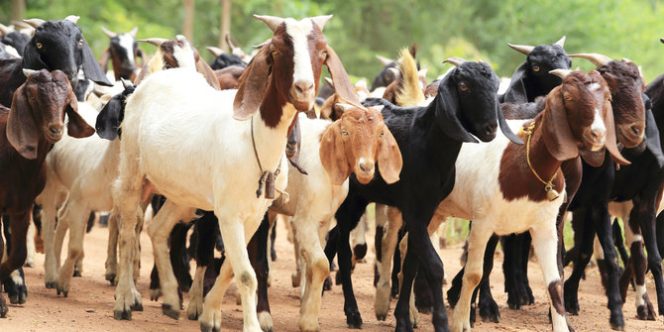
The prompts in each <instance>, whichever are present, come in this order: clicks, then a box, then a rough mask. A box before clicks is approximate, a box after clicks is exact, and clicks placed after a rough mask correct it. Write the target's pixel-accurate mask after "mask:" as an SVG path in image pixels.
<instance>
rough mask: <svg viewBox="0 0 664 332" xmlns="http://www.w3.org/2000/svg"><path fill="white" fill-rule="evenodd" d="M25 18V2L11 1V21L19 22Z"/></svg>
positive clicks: (23, 0) (22, 0) (19, 0)
mask: <svg viewBox="0 0 664 332" xmlns="http://www.w3.org/2000/svg"><path fill="white" fill-rule="evenodd" d="M24 16H25V0H12V21H20V20H21V19H22V18H23V17H24Z"/></svg>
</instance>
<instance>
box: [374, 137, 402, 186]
mask: <svg viewBox="0 0 664 332" xmlns="http://www.w3.org/2000/svg"><path fill="white" fill-rule="evenodd" d="M383 127H384V128H383V133H382V137H381V139H380V143H379V146H378V158H377V159H378V171H379V172H380V176H381V177H382V178H383V180H385V183H387V184H392V183H395V182H397V181H399V174H400V173H401V168H402V167H403V159H402V158H401V150H399V145H398V144H397V141H396V140H395V139H394V136H393V135H392V133H391V132H390V130H389V129H388V128H387V126H386V125H383Z"/></svg>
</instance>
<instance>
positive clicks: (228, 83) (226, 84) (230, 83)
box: [214, 65, 245, 90]
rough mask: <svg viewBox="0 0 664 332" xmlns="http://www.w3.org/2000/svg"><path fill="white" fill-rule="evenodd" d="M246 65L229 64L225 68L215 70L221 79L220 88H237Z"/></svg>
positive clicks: (218, 78)
mask: <svg viewBox="0 0 664 332" xmlns="http://www.w3.org/2000/svg"><path fill="white" fill-rule="evenodd" d="M244 69H245V67H241V66H235V65H234V66H228V67H226V68H224V69H219V70H215V71H214V74H215V76H217V80H219V89H220V90H226V89H237V88H238V87H239V86H240V77H241V76H242V73H244Z"/></svg>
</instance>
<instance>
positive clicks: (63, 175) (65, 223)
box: [37, 85, 134, 297]
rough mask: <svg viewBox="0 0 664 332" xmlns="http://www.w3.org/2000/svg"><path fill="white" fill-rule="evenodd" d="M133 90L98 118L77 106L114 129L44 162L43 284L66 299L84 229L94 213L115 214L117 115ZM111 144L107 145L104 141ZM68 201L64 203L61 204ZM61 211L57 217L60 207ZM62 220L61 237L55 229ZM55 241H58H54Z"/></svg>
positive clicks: (62, 146) (70, 144)
mask: <svg viewBox="0 0 664 332" xmlns="http://www.w3.org/2000/svg"><path fill="white" fill-rule="evenodd" d="M133 89H134V88H133V86H130V85H129V86H127V87H126V88H125V91H124V92H123V93H122V94H120V95H117V96H114V97H113V98H112V99H111V100H110V101H109V103H108V104H106V105H105V106H104V109H103V110H102V112H101V113H98V112H97V111H96V110H94V109H93V108H92V107H91V106H88V105H87V103H80V104H79V112H80V113H81V114H82V115H83V116H84V117H87V118H90V119H91V120H92V119H95V118H97V122H98V123H104V124H108V122H111V123H112V124H111V125H106V126H102V125H99V126H97V128H99V129H102V130H99V131H98V135H99V137H97V136H92V137H88V138H85V139H73V138H63V139H62V141H61V142H59V143H58V144H56V145H55V146H54V148H53V149H52V151H51V152H50V153H49V155H48V156H47V157H46V162H45V163H46V168H47V175H48V176H47V181H46V185H45V188H44V190H43V192H42V193H41V194H40V195H39V197H38V199H37V202H38V203H40V204H41V205H42V223H43V228H42V234H43V237H44V251H45V255H46V257H45V260H44V270H45V276H44V279H45V280H44V281H45V284H46V288H56V289H57V293H58V295H59V294H61V293H62V294H63V295H64V296H65V297H67V295H68V293H69V289H70V283H71V277H72V273H73V271H74V265H75V264H76V263H77V262H78V261H79V260H81V259H82V258H83V254H84V253H83V236H84V229H85V227H84V224H85V222H86V220H87V216H88V215H89V214H90V212H91V211H111V210H112V209H113V198H112V197H111V192H110V190H108V188H109V187H111V186H112V184H113V181H114V180H115V178H116V177H117V169H118V162H119V153H120V141H119V140H118V139H117V138H118V136H119V130H120V129H119V123H120V122H121V117H122V115H121V114H117V113H118V111H117V109H118V108H121V107H122V104H123V103H124V101H125V99H126V98H127V96H128V95H130V94H131V92H133ZM104 138H108V139H104ZM65 197H66V200H65V199H63V198H65ZM59 206H62V207H61V208H60V210H59V213H58V207H59ZM56 214H57V215H58V223H57V235H56V227H55V225H56V224H55V219H56ZM67 228H69V229H70V230H71V232H70V234H69V248H68V254H67V259H66V261H65V262H64V264H63V265H62V267H61V266H60V248H61V247H62V243H61V241H62V239H63V238H64V232H65V230H66V229H67ZM54 236H56V237H57V239H54Z"/></svg>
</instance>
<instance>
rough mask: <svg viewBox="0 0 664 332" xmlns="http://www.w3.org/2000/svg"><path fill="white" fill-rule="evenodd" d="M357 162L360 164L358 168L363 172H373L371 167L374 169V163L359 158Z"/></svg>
mask: <svg viewBox="0 0 664 332" xmlns="http://www.w3.org/2000/svg"><path fill="white" fill-rule="evenodd" d="M359 164H360V170H362V172H364V173H370V172H373V169H374V163H373V162H370V161H365V160H361V161H360V163H359Z"/></svg>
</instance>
